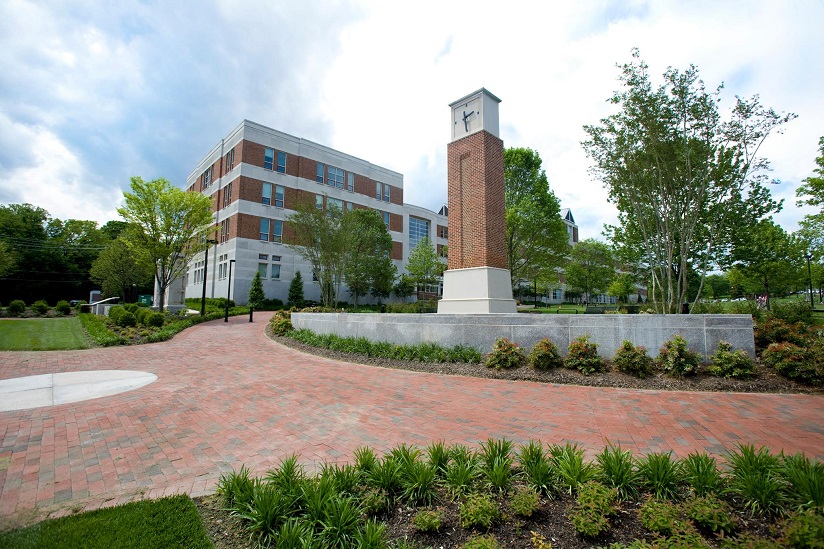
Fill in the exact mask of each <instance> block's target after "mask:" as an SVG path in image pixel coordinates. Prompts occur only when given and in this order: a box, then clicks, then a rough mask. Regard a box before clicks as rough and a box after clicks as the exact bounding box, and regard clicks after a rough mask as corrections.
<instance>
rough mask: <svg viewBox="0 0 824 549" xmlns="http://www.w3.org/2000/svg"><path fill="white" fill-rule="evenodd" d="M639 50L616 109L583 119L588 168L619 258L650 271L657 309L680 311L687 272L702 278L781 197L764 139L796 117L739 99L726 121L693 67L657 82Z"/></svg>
mask: <svg viewBox="0 0 824 549" xmlns="http://www.w3.org/2000/svg"><path fill="white" fill-rule="evenodd" d="M647 69H648V67H647V65H646V63H644V62H643V61H641V60H640V55H639V53H638V51H637V50H634V51H633V61H631V62H630V63H627V64H625V65H623V67H622V73H621V77H620V80H621V83H622V84H623V89H622V90H621V91H618V92H616V93H615V94H614V95H613V97H612V98H611V99H610V102H611V103H612V104H614V105H616V107H617V108H618V112H616V113H615V114H613V115H611V116H609V117H607V118H604V119H602V120H601V121H600V123H599V124H598V125H593V126H585V127H584V130H585V131H586V132H587V134H588V135H589V139H588V140H586V141H584V142H583V146H584V148H585V150H586V152H587V154H588V155H589V156H590V157H591V158H592V159H593V160H594V161H595V166H594V168H593V173H594V175H595V176H596V177H597V178H598V179H600V180H601V181H602V182H603V184H604V186H605V187H606V188H607V190H608V191H609V199H610V201H611V202H612V203H613V204H615V206H616V207H617V208H618V212H619V213H618V218H619V221H620V225H619V226H616V227H610V228H609V232H610V233H611V238H612V240H613V244H614V245H615V246H616V247H617V248H618V249H619V252H620V256H621V259H622V260H632V262H633V263H636V262H638V263H642V264H644V265H645V266H646V268H647V269H649V276H650V279H651V285H650V288H649V294H650V298H651V299H652V300H653V301H654V302H656V304H657V308H658V310H659V312H678V311H679V310H680V307H679V305H680V304H681V303H683V302H685V300H686V298H687V296H688V291H689V279H688V278H689V276H690V272H691V271H695V272H697V273H699V276H700V279H701V283H699V285H698V290H697V291H696V292H695V295H694V299H695V301H694V302H693V305H694V303H695V302H697V300H698V299H699V297H700V294H701V288H702V285H703V284H702V283H703V277H704V276H705V274H706V273H707V272H708V271H709V270H711V269H712V268H713V267H714V266H715V265H717V264H718V263H719V262H720V260H721V259H722V258H723V257H724V256H725V255H726V254H728V253H729V250H730V237H731V235H733V234H735V233H736V232H737V231H738V230H741V229H742V228H745V227H747V226H749V225H752V224H754V223H756V222H757V221H758V220H760V219H762V218H763V217H765V216H766V215H768V214H769V213H771V212H774V211H777V210H778V208H779V207H780V204H778V203H776V202H775V201H774V200H773V199H772V198H771V197H770V193H769V191H768V189H767V188H766V186H765V184H766V183H767V176H766V171H767V170H768V168H769V163H768V161H767V160H766V159H764V158H761V157H759V151H760V148H761V145H762V144H763V143H764V141H765V140H766V138H767V137H768V136H769V135H770V134H771V133H773V132H774V131H775V130H777V129H779V128H780V127H781V125H782V124H784V123H786V122H787V121H789V120H791V119H792V118H794V117H795V115H793V114H779V113H777V112H775V111H774V110H772V109H767V108H764V107H762V106H761V104H760V102H759V99H758V96H755V97H753V98H751V99H743V98H736V102H735V105H734V106H733V108H732V109H731V111H730V113H729V115H728V116H727V117H726V119H725V118H724V117H723V116H722V113H721V112H720V110H719V100H720V91H721V88H720V87H719V88H718V89H716V90H715V91H707V89H706V88H705V86H704V83H703V82H702V81H701V80H700V78H699V73H698V69H697V68H696V67H694V66H690V67H689V68H688V69H686V70H684V71H679V70H677V69H673V68H669V69H668V70H667V71H666V72H665V73H664V83H663V84H662V85H660V86H657V87H656V86H655V85H654V84H653V82H652V80H651V78H650V76H649V73H648V70H647Z"/></svg>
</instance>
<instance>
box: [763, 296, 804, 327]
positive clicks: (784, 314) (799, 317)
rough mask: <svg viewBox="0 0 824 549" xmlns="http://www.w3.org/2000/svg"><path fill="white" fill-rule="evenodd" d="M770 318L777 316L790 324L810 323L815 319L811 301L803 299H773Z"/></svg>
mask: <svg viewBox="0 0 824 549" xmlns="http://www.w3.org/2000/svg"><path fill="white" fill-rule="evenodd" d="M768 316H769V318H777V319H778V320H783V321H784V322H787V323H788V324H795V323H797V322H800V323H802V324H806V325H809V324H811V323H812V320H813V310H812V309H811V308H810V305H809V303H807V302H806V301H802V300H794V301H786V302H784V303H781V302H775V301H773V302H772V303H771V304H770V312H769V313H768Z"/></svg>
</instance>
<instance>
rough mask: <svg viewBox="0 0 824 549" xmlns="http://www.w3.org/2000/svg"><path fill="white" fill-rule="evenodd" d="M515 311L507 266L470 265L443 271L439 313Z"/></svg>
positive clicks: (516, 310)
mask: <svg viewBox="0 0 824 549" xmlns="http://www.w3.org/2000/svg"><path fill="white" fill-rule="evenodd" d="M517 312H518V309H517V307H516V305H515V300H514V299H512V285H511V282H510V278H509V271H508V270H507V269H498V268H495V267H472V268H469V269H449V270H447V271H444V273H443V299H441V300H440V301H438V314H485V313H517Z"/></svg>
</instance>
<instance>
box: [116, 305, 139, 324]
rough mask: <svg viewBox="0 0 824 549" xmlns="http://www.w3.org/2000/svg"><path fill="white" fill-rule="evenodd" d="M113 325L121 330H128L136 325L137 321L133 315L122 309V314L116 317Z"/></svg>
mask: <svg viewBox="0 0 824 549" xmlns="http://www.w3.org/2000/svg"><path fill="white" fill-rule="evenodd" d="M115 324H117V325H118V326H120V327H121V328H130V327H132V326H135V325H137V319H136V318H135V316H134V313H130V312H129V311H127V310H125V309H123V312H122V313H120V315H118V317H117V321H116V322H115Z"/></svg>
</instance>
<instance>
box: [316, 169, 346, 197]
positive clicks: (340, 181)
mask: <svg viewBox="0 0 824 549" xmlns="http://www.w3.org/2000/svg"><path fill="white" fill-rule="evenodd" d="M315 180H316V181H317V182H318V183H321V184H323V183H326V184H327V185H329V186H330V187H335V188H336V189H343V188H344V185H345V186H346V190H347V191H349V192H350V193H351V192H355V174H353V173H352V172H348V173H347V172H344V171H343V170H342V169H340V168H336V167H335V166H327V165H326V164H323V163H321V162H318V166H317V170H316V171H315Z"/></svg>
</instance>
